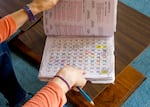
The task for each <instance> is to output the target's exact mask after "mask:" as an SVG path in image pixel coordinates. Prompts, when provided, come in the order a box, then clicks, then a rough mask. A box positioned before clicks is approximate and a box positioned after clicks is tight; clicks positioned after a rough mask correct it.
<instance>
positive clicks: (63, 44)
mask: <svg viewBox="0 0 150 107" xmlns="http://www.w3.org/2000/svg"><path fill="white" fill-rule="evenodd" d="M116 11H117V0H60V2H59V3H58V4H57V5H56V7H54V8H53V9H51V10H47V11H45V12H44V13H43V22H44V31H45V34H46V35H47V39H46V43H45V48H44V52H43V57H42V62H41V65H40V70H39V78H40V80H49V79H50V78H52V77H53V76H54V75H55V74H56V73H57V72H58V70H59V69H60V68H61V67H63V66H64V65H67V64H69V65H72V66H74V67H77V68H80V69H83V70H85V71H86V74H85V77H86V79H88V80H89V81H91V82H92V83H113V82H114V80H115V70H114V66H115V65H114V64H115V63H114V62H115V61H114V59H115V58H114V32H115V30H116V15H117V14H116ZM70 72H71V71H70Z"/></svg>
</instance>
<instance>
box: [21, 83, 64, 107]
mask: <svg viewBox="0 0 150 107" xmlns="http://www.w3.org/2000/svg"><path fill="white" fill-rule="evenodd" d="M66 101H67V100H66V95H65V93H64V92H63V90H62V89H61V88H60V87H59V86H58V85H57V84H56V83H54V82H49V83H48V84H47V85H46V86H44V87H43V88H42V89H41V90H40V91H39V92H37V94H35V95H34V96H33V97H32V99H30V100H29V101H28V102H27V103H25V104H24V106H23V107H63V105H64V104H65V103H66Z"/></svg>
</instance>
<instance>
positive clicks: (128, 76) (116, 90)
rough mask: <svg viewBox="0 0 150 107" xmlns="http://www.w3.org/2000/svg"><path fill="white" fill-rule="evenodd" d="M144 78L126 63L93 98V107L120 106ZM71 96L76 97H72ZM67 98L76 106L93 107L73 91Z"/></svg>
mask: <svg viewBox="0 0 150 107" xmlns="http://www.w3.org/2000/svg"><path fill="white" fill-rule="evenodd" d="M145 79H146V77H145V76H144V75H143V74H142V73H140V72H138V71H137V70H136V69H134V68H133V67H131V66H130V65H128V66H127V67H126V68H125V69H124V70H122V71H121V72H120V74H118V75H117V77H116V80H115V83H114V84H110V85H108V86H107V87H106V88H105V89H104V90H103V91H102V92H100V93H99V94H98V95H97V96H95V98H93V99H94V100H93V101H94V103H95V107H120V106H121V105H122V104H123V102H124V101H125V100H126V99H127V98H128V97H129V96H130V95H131V94H132V93H133V92H134V91H135V89H136V88H137V87H138V86H139V85H140V84H141V83H142V82H143V81H144V80H145ZM73 96H74V97H75V98H76V99H74V98H72V97H73ZM68 98H69V101H71V102H72V103H73V104H74V105H75V106H77V107H93V106H92V105H91V104H89V103H88V102H87V101H86V100H85V99H84V97H83V96H81V95H80V93H77V92H75V91H73V92H70V93H69V95H68Z"/></svg>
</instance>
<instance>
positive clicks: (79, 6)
mask: <svg viewBox="0 0 150 107" xmlns="http://www.w3.org/2000/svg"><path fill="white" fill-rule="evenodd" d="M115 11H116V0H60V2H59V3H58V4H57V5H56V7H54V8H53V9H50V10H47V11H45V12H44V14H43V16H44V17H43V18H44V30H45V33H46V35H48V36H49V35H59V36H60V35H61V36H64V35H65V36H66V35H69V36H70V35H78V36H81V35H82V36H83V35H84V36H91V35H92V36H100V35H103V36H111V35H113V33H114V30H115V27H116V26H115V25H116V21H115V19H114V18H116V17H115V16H116V12H115Z"/></svg>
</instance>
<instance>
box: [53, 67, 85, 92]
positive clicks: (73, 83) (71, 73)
mask: <svg viewBox="0 0 150 107" xmlns="http://www.w3.org/2000/svg"><path fill="white" fill-rule="evenodd" d="M84 73H85V71H83V70H81V69H77V68H73V67H71V66H69V65H66V66H64V67H63V68H62V69H60V70H59V72H58V73H57V74H56V75H59V76H61V77H63V78H64V79H65V80H66V81H67V82H68V84H69V86H70V87H71V88H73V89H75V90H76V88H74V87H77V86H79V87H81V88H82V87H83V86H84V85H85V84H86V79H85V77H84ZM52 81H54V82H56V83H57V84H58V85H59V86H60V87H61V88H62V89H63V90H64V91H65V92H67V91H68V87H67V85H66V83H65V82H64V81H62V80H61V79H60V78H57V77H55V78H54V79H53V80H52Z"/></svg>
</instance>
